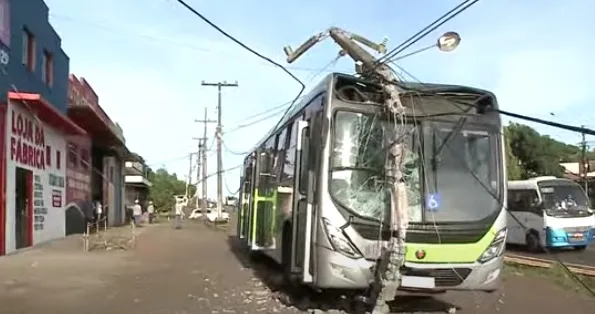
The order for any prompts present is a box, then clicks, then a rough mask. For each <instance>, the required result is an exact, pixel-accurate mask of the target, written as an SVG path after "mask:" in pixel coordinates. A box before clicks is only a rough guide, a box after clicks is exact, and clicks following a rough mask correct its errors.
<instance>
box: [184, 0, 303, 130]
mask: <svg viewBox="0 0 595 314" xmlns="http://www.w3.org/2000/svg"><path fill="white" fill-rule="evenodd" d="M176 1H177V2H178V3H180V4H181V5H182V6H184V7H185V8H186V9H187V10H188V11H190V12H192V13H193V14H194V15H196V16H197V17H199V18H200V19H201V20H203V21H204V22H205V23H207V24H209V25H210V26H211V27H213V28H214V29H216V30H217V31H218V32H219V33H221V34H223V36H225V37H227V38H228V39H230V40H231V41H233V42H235V43H236V44H238V45H240V46H241V47H242V48H244V49H246V50H248V51H250V52H251V53H252V54H254V55H256V56H257V57H259V58H260V59H262V60H264V61H267V62H268V63H270V64H272V65H275V66H277V67H279V68H280V69H281V70H283V72H285V73H287V75H289V76H290V77H291V78H293V79H294V80H295V81H296V82H298V84H300V91H299V92H298V94H297V95H296V96H295V98H294V99H293V102H292V105H291V106H289V107H288V108H287V110H286V111H285V114H287V112H288V111H289V109H290V108H291V107H292V106H293V104H294V103H295V102H296V101H297V100H298V98H299V97H300V96H301V95H302V93H303V92H304V90H305V89H306V85H304V83H302V81H300V79H298V78H297V77H296V76H295V75H293V73H291V72H290V71H289V70H287V69H286V68H285V67H284V66H282V65H280V64H279V63H277V62H275V61H273V60H271V59H269V58H267V57H265V56H263V55H262V54H260V53H259V52H257V51H255V50H254V49H252V48H250V47H248V46H247V45H246V44H244V43H242V42H241V41H239V40H238V39H236V38H235V37H233V36H231V35H230V34H228V33H227V32H225V31H224V30H222V29H221V28H220V27H219V26H217V25H216V24H215V23H213V22H211V21H210V20H209V19H207V18H206V17H205V16H203V15H202V14H200V13H199V12H198V11H196V10H195V9H194V8H193V7H191V6H190V5H189V4H187V3H186V1H184V0H176ZM279 121H280V120H279Z"/></svg>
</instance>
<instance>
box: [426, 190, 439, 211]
mask: <svg viewBox="0 0 595 314" xmlns="http://www.w3.org/2000/svg"><path fill="white" fill-rule="evenodd" d="M438 210H440V193H428V194H426V211H429V212H434V213H435V212H437V211H438Z"/></svg>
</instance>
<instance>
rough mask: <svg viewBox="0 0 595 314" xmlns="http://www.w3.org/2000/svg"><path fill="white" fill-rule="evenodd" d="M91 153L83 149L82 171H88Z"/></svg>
mask: <svg viewBox="0 0 595 314" xmlns="http://www.w3.org/2000/svg"><path fill="white" fill-rule="evenodd" d="M89 159H90V158H89V151H88V150H87V149H84V148H83V149H81V160H80V164H81V169H83V170H88V169H89Z"/></svg>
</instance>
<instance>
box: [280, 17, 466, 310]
mask: <svg viewBox="0 0 595 314" xmlns="http://www.w3.org/2000/svg"><path fill="white" fill-rule="evenodd" d="M447 34H448V36H450V37H445V38H441V39H440V40H439V41H438V44H437V45H436V46H439V47H440V45H441V44H442V45H445V46H444V51H447V49H446V48H451V47H446V45H452V46H454V45H458V43H459V41H460V37H459V36H458V34H456V33H453V32H450V33H446V34H445V35H444V36H446V35H447ZM444 36H443V37H444ZM326 37H331V38H332V39H333V40H334V41H335V42H336V43H337V44H338V45H339V46H340V47H341V51H340V53H339V55H343V54H348V55H349V56H350V57H351V58H352V59H353V60H354V61H355V62H356V69H357V72H358V74H360V75H362V76H363V77H365V78H368V79H371V80H375V81H378V82H379V83H380V85H381V86H382V88H383V90H384V94H385V95H386V97H385V103H384V104H385V106H386V108H387V109H388V110H389V111H390V112H391V113H392V114H393V117H394V121H395V123H397V124H398V126H400V128H397V130H396V131H395V134H392V139H389V143H390V144H389V145H390V148H389V150H388V155H387V158H386V164H385V167H386V172H387V183H388V185H389V187H390V194H391V205H390V219H389V221H390V225H389V226H390V234H391V235H392V236H391V238H390V240H389V243H388V245H386V247H385V248H384V249H383V250H382V254H381V256H380V261H379V262H378V263H377V265H376V268H375V269H376V274H375V282H374V284H373V285H372V291H371V292H370V298H371V299H373V300H375V302H374V309H373V314H377V313H378V314H381V313H382V314H384V313H389V308H388V305H387V303H386V302H387V301H392V300H394V298H395V295H396V292H397V289H398V287H399V285H400V282H401V273H400V269H401V267H402V266H403V265H404V263H405V237H406V234H407V228H408V225H409V216H408V202H407V188H406V185H405V180H404V176H403V162H404V159H405V146H404V145H405V141H406V139H407V134H406V132H407V131H406V130H405V129H404V128H403V127H404V119H405V108H404V107H403V104H402V102H401V98H400V94H399V89H398V87H397V85H398V84H397V83H398V80H397V77H396V76H395V75H394V74H393V71H392V69H391V68H390V67H388V66H387V65H386V64H385V63H383V62H378V60H376V58H374V56H373V55H372V54H370V53H369V52H367V51H366V50H365V49H363V48H362V47H361V46H360V45H359V44H358V43H360V44H363V45H365V46H368V47H369V48H371V49H374V50H375V51H377V52H378V53H386V47H385V45H386V42H387V39H384V40H383V41H382V42H381V43H380V44H376V43H373V42H372V41H370V40H368V39H366V38H364V37H362V36H359V35H356V34H352V33H349V32H346V31H344V30H342V29H340V28H336V27H332V28H330V29H329V30H328V31H327V32H322V33H319V34H317V35H314V36H312V37H311V38H310V39H308V40H307V41H306V42H305V43H304V44H302V45H301V46H300V47H298V48H297V49H296V51H295V52H294V51H292V49H291V48H290V47H285V48H284V51H285V53H286V54H287V62H288V63H291V62H293V61H295V60H296V59H297V58H298V57H299V56H301V55H302V54H304V53H305V52H306V51H307V50H308V49H310V48H311V47H312V46H314V45H315V44H316V43H318V42H320V41H321V40H323V39H325V38H326ZM441 40H444V42H441ZM440 49H441V50H442V49H443V48H442V47H440ZM379 245H380V244H379Z"/></svg>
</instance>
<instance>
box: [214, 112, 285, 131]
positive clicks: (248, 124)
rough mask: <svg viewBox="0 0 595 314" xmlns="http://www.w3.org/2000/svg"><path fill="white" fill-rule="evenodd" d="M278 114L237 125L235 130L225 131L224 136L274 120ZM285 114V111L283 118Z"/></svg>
mask: <svg viewBox="0 0 595 314" xmlns="http://www.w3.org/2000/svg"><path fill="white" fill-rule="evenodd" d="M290 108H291V107H290ZM288 109H289V108H288ZM280 113H281V112H274V113H272V114H270V115H267V116H264V117H262V118H260V119H258V120H256V121H252V122H250V123H246V124H240V125H238V126H237V127H236V128H234V129H231V130H230V131H227V132H225V134H229V133H232V132H235V131H238V130H241V129H243V128H247V127H249V126H253V125H255V124H257V123H260V122H262V121H266V120H268V119H271V118H274V117H276V116H278V115H279V114H280ZM286 114H287V110H285V111H283V116H285V115H286ZM279 121H281V119H279ZM277 124H279V122H277ZM276 127H277V126H275V128H276Z"/></svg>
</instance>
